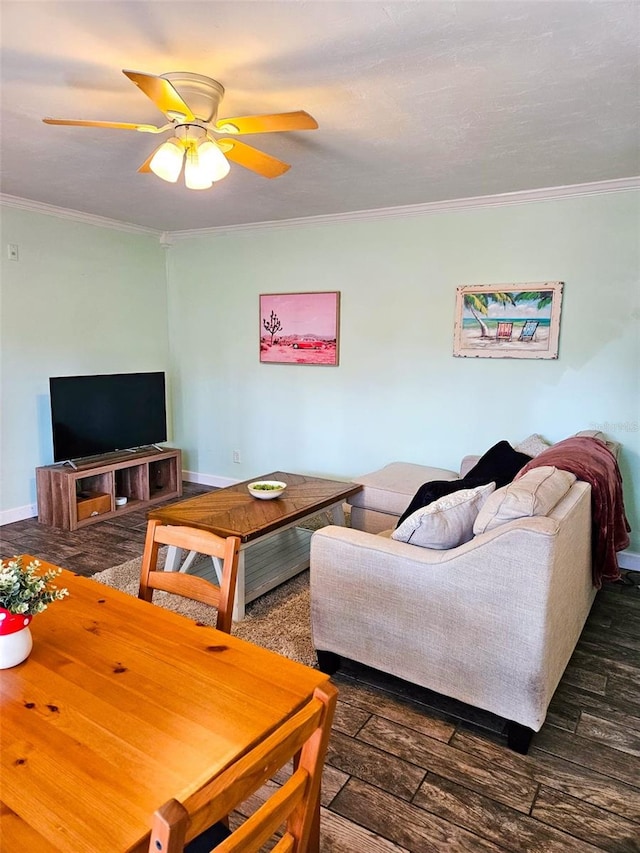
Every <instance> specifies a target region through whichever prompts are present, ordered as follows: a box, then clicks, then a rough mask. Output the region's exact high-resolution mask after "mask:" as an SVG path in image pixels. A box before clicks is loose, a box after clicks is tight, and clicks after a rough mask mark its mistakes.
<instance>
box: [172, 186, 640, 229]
mask: <svg viewBox="0 0 640 853" xmlns="http://www.w3.org/2000/svg"><path fill="white" fill-rule="evenodd" d="M635 189H640V176H639V177H631V178H616V179H615V180H611V181H596V182H593V183H588V184H572V185H569V186H562V187H545V188H544V189H539V190H522V191H519V192H513V193H501V194H499V195H486V196H474V197H472V198H461V199H451V200H447V201H433V202H427V203H424V204H409V205H402V206H400V207H381V208H377V209H373V210H355V211H352V212H350V213H329V214H326V215H324V216H306V217H300V218H299V219H279V220H272V221H269V222H247V223H243V224H241V225H220V226H216V227H213V228H197V229H193V230H191V231H172V232H171V239H172V241H175V240H186V239H190V238H192V237H206V236H208V235H211V236H213V235H221V234H232V233H236V232H239V231H260V230H267V229H275V228H299V227H304V226H309V225H330V224H332V223H335V222H367V221H372V220H377V219H398V218H402V217H409V216H427V215H430V214H435V213H448V212H453V211H458V210H478V209H481V208H487V207H505V206H507V205H512V204H530V203H531V202H538V201H551V200H555V199H564V198H576V197H580V196H590V195H603V194H605V193H614V192H623V191H625V190H635Z"/></svg>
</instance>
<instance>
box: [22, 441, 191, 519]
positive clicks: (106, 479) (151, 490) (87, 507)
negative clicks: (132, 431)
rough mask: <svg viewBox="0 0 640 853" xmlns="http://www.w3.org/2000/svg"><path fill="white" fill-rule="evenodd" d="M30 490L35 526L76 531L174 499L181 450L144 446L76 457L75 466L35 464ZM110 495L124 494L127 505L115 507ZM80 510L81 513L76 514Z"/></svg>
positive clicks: (178, 493)
mask: <svg viewBox="0 0 640 853" xmlns="http://www.w3.org/2000/svg"><path fill="white" fill-rule="evenodd" d="M36 491H37V497H38V521H39V522H40V523H41V524H46V525H48V526H49V527H58V528H60V529H61V530H77V529H79V528H81V527H85V526H86V525H88V524H96V523H97V522H99V521H107V520H108V519H110V518H115V517H116V516H117V515H124V514H125V513H128V512H134V511H135V510H139V509H144V508H145V507H148V506H153V504H156V503H160V502H161V501H166V500H169V499H171V498H179V497H180V496H181V495H182V453H181V451H180V450H177V449H175V448H168V449H166V450H156V449H149V448H145V449H143V450H139V451H134V452H131V453H126V454H124V453H111V454H108V455H107V456H101V457H99V458H93V459H91V460H80V461H78V462H75V467H71V466H70V465H69V464H67V463H58V464H56V465H45V466H43V467H41V468H36ZM116 497H126V498H127V503H126V504H125V505H124V506H122V507H117V506H116ZM85 501H86V502H87V503H84V502H85ZM88 502H91V503H88ZM82 504H84V506H83V507H82V509H81V508H80V507H81V505H82ZM83 514H86V515H87V517H85V518H79V517H78V515H83Z"/></svg>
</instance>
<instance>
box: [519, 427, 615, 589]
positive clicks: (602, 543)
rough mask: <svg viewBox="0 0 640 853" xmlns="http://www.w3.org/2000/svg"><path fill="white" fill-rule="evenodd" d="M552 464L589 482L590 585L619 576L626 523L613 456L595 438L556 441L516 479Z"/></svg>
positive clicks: (598, 585) (596, 585) (597, 587)
mask: <svg viewBox="0 0 640 853" xmlns="http://www.w3.org/2000/svg"><path fill="white" fill-rule="evenodd" d="M541 465H555V467H556V468H561V469H562V470H563V471H571V472H572V473H573V474H575V475H576V477H577V478H578V479H579V480H584V481H585V482H586V483H589V484H590V485H591V520H592V533H591V557H592V559H591V564H592V566H591V570H592V574H593V585H594V586H595V587H596V589H600V587H601V586H602V581H603V580H604V581H615V580H618V579H619V577H620V569H619V568H618V560H617V558H616V551H622V549H623V548H626V547H627V546H628V544H629V531H630V530H631V528H630V527H629V522H628V521H627V516H626V514H625V510H624V500H623V496H622V477H621V476H620V469H619V468H618V463H617V462H616V458H615V456H614V455H613V453H611V451H610V450H609V448H608V447H607V446H606V445H605V444H604V443H603V442H602V441H599V440H598V439H597V438H587V437H583V436H576V437H575V438H567V439H565V440H564V441H559V442H558V443H557V444H554V445H553V446H552V447H550V448H549V449H548V450H545V451H544V452H543V453H541V454H540V455H539V456H536V458H535V459H532V460H531V462H527V464H526V465H525V466H524V468H523V469H522V470H521V471H519V472H518V474H517V476H516V480H517V479H518V478H519V477H522V475H523V474H524V473H526V472H527V471H529V470H530V469H531V468H539V467H540V466H541Z"/></svg>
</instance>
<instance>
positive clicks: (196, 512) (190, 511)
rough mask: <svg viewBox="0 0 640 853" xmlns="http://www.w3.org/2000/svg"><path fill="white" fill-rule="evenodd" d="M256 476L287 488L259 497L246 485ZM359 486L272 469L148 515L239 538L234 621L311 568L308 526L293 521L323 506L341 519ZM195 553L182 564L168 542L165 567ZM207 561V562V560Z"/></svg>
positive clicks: (176, 566) (336, 520) (176, 565)
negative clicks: (279, 493) (271, 496)
mask: <svg viewBox="0 0 640 853" xmlns="http://www.w3.org/2000/svg"><path fill="white" fill-rule="evenodd" d="M255 480H281V481H282V482H284V483H286V484H287V489H286V491H285V492H284V494H283V495H282V497H279V498H275V499H273V500H260V499H259V498H254V497H252V496H251V495H250V494H249V492H248V490H247V484H248V483H252V482H254V481H255ZM361 488H362V486H359V485H357V484H355V483H344V482H341V481H338V480H325V479H323V478H321V477H307V476H305V475H304V474H288V473H286V472H284V471H272V472H271V473H270V474H263V475H261V476H259V477H252V478H251V479H250V480H244V481H243V482H242V483H236V484H235V485H234V486H227V487H226V488H224V489H216V490H214V491H212V492H208V493H207V494H205V495H198V497H195V498H188V499H187V500H184V501H178V502H177V503H173V504H169V505H168V506H165V507H162V508H161V509H154V510H151V511H150V512H149V513H148V515H147V517H148V518H149V519H157V520H158V521H160V522H162V524H173V525H181V526H184V527H196V528H198V529H200V530H208V531H210V532H211V533H215V534H217V535H218V536H238V537H239V538H240V541H241V543H242V545H241V547H240V560H239V564H238V583H237V587H236V597H235V604H234V609H233V618H234V619H235V620H236V621H237V620H239V619H242V618H243V617H244V613H245V605H246V604H248V602H250V601H253V599H254V598H258V596H260V595H264V593H265V592H268V591H269V590H270V589H273V588H274V587H276V586H278V585H279V584H281V583H284V581H286V580H288V579H289V578H292V577H293V576H294V575H296V574H298V573H299V572H302V571H304V570H305V569H308V568H309V541H310V539H311V533H312V531H310V530H306V529H305V528H301V527H299V526H297V525H298V524H299V523H300V522H301V521H305V520H307V519H309V518H312V517H313V516H315V515H318V513H320V512H323V511H326V512H331V514H332V518H333V523H334V524H344V511H343V509H342V505H343V503H344V501H345V500H346V499H347V498H348V497H351V495H354V494H355V493H356V492H359V491H360V489H361ZM196 556H197V555H195V554H193V553H191V554H189V555H188V556H187V558H186V560H184V562H182V564H181V559H182V554H181V552H180V551H179V550H178V549H176V548H170V549H169V551H168V553H167V560H166V563H165V571H176V570H179V571H186V570H187V569H188V568H189V567H191V566H192V565H193V563H194V562H195V558H196ZM206 565H207V566H209V567H210V563H209V561H208V560H207V563H206ZM214 567H215V563H214ZM205 571H206V570H205ZM216 571H217V567H216Z"/></svg>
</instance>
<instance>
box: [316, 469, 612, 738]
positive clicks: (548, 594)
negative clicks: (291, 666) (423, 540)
mask: <svg viewBox="0 0 640 853" xmlns="http://www.w3.org/2000/svg"><path fill="white" fill-rule="evenodd" d="M416 467H418V466H416ZM538 470H540V469H538ZM554 470H555V469H554ZM383 471H384V469H383ZM436 471H437V472H438V473H437V474H436V477H438V478H440V479H443V478H442V476H441V474H442V472H441V471H440V469H436ZM395 473H396V474H397V473H398V471H397V469H396V470H395ZM405 473H411V470H410V469H405ZM417 473H418V472H415V471H414V472H413V474H414V475H416V474H417ZM449 473H450V474H451V475H452V478H453V477H455V476H457V475H455V474H454V473H453V472H449ZM421 482H422V480H421ZM377 485H378V490H380V485H381V481H380V479H379V478H378V483H377ZM411 488H413V484H412V486H411ZM497 494H498V493H497V492H496V495H497ZM380 497H381V495H380V494H378V498H380ZM407 503H408V501H407V499H406V495H402V496H401V497H398V493H397V491H396V492H395V493H394V492H393V491H392V492H391V494H389V495H387V502H386V504H380V502H379V503H378V508H377V509H375V510H373V511H374V512H376V513H378V514H384V513H381V508H382V507H384V508H386V509H387V510H388V511H390V512H387V513H386V514H389V515H391V517H392V519H394V518H395V520H397V516H398V515H400V514H401V512H402V511H403V510H404V509H405V508H406V505H407ZM354 509H356V507H354ZM359 509H361V510H365V511H366V510H367V509H368V508H367V507H360V508H359ZM396 509H397V512H396ZM352 512H353V510H352ZM365 519H366V520H368V521H369V522H371V520H372V518H371V516H370V515H365ZM373 521H374V522H375V523H376V524H379V523H380V522H381V520H380V519H379V518H377V517H376V518H374V519H373ZM387 526H389V525H388V524H387ZM390 532H391V531H388V532H387V533H382V534H377V535H376V534H372V533H370V532H366V531H362V530H357V529H348V528H343V527H335V526H330V527H325V528H323V529H321V530H319V531H316V532H315V533H314V534H313V537H312V540H311V611H312V629H313V640H314V645H315V647H316V650H317V652H318V660H319V664H320V667H321V668H322V669H323V670H324V671H326V672H335V670H336V669H337V668H338V666H339V664H340V658H342V657H344V658H348V659H351V660H355V661H358V662H360V663H363V664H366V665H368V666H371V667H373V668H375V669H378V670H382V671H383V672H387V673H391V674H392V675H395V676H397V677H399V678H402V679H405V680H407V681H410V682H412V683H414V684H417V685H421V686H423V687H426V688H429V689H431V690H433V691H436V692H437V693H440V694H444V695H445V696H449V697H453V698H454V699H457V700H460V701H461V702H464V703H467V704H469V705H472V706H475V707H478V708H483V709H485V710H487V711H490V712H492V713H494V714H496V715H498V716H500V717H503V718H504V719H505V720H506V721H507V736H508V743H509V745H510V746H511V747H512V748H513V749H515V750H517V751H519V752H526V751H527V749H528V746H529V741H530V739H531V737H532V735H533V733H534V732H536V731H538V730H539V729H540V728H541V726H542V724H543V722H544V720H545V716H546V713H547V708H548V705H549V702H550V701H551V697H552V696H553V693H554V691H555V689H556V687H557V685H558V682H559V681H560V678H561V677H562V674H563V672H564V669H565V667H566V665H567V663H568V661H569V658H570V657H571V655H572V653H573V650H574V648H575V645H576V643H577V641H578V638H579V636H580V633H581V631H582V628H583V626H584V623H585V620H586V618H587V616H588V614H589V610H590V608H591V604H592V602H593V599H594V596H595V589H594V586H593V583H592V572H591V487H590V485H589V484H588V483H585V482H581V481H579V480H575V481H574V482H573V484H572V485H570V486H569V488H568V491H566V493H565V494H564V497H562V498H561V499H560V500H559V502H558V503H557V504H556V505H555V506H553V508H552V509H551V510H550V511H549V512H548V513H546V514H545V515H533V516H532V517H523V518H517V519H515V520H511V521H506V523H501V524H500V525H499V526H496V527H495V528H494V529H490V530H487V531H485V532H481V533H479V534H477V535H474V536H473V538H472V539H471V540H470V541H467V542H465V543H464V544H462V545H459V546H458V547H455V548H451V549H449V550H434V549H432V548H424V547H418V546H416V545H413V544H408V543H407V542H401V541H396V540H395V539H392V538H390V535H389V534H390Z"/></svg>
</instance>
